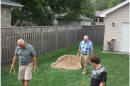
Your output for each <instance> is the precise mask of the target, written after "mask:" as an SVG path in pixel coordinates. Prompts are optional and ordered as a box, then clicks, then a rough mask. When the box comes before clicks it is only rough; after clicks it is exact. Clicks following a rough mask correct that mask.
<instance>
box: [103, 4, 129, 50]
mask: <svg viewBox="0 0 130 86" xmlns="http://www.w3.org/2000/svg"><path fill="white" fill-rule="evenodd" d="M129 20H130V18H129V3H128V4H126V5H124V6H122V7H120V8H118V9H117V10H115V11H113V12H111V13H109V14H108V15H106V17H105V19H104V23H105V33H104V34H105V35H104V51H107V50H108V44H107V42H108V40H110V39H115V43H114V51H119V52H120V34H121V24H122V22H129ZM113 22H114V24H115V26H114V27H113V26H112V23H113Z"/></svg>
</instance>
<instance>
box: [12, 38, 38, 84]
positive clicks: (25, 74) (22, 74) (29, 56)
mask: <svg viewBox="0 0 130 86" xmlns="http://www.w3.org/2000/svg"><path fill="white" fill-rule="evenodd" d="M17 59H18V62H19V75H18V80H22V83H23V86H29V80H31V79H32V71H33V64H34V70H36V69H37V65H36V52H35V50H34V48H33V46H32V45H30V44H27V43H26V42H25V41H24V40H23V39H19V40H18V42H17V47H16V50H15V54H14V57H13V61H12V65H11V69H14V65H15V62H16V60H17Z"/></svg>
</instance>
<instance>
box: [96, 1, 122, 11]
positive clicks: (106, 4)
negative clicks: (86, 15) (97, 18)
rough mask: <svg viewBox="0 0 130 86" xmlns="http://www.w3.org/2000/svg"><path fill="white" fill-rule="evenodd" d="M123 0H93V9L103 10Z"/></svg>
mask: <svg viewBox="0 0 130 86" xmlns="http://www.w3.org/2000/svg"><path fill="white" fill-rule="evenodd" d="M123 1H125V0H95V1H94V6H95V9H96V10H98V11H102V10H105V9H107V8H111V7H113V6H115V5H117V4H119V3H121V2H123Z"/></svg>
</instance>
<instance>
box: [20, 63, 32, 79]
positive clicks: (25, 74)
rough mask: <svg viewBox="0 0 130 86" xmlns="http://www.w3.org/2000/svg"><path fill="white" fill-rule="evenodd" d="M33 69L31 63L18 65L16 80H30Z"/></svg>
mask: <svg viewBox="0 0 130 86" xmlns="http://www.w3.org/2000/svg"><path fill="white" fill-rule="evenodd" d="M32 71H33V63H29V64H28V65H19V75H18V80H31V79H32Z"/></svg>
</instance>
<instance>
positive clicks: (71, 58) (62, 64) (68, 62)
mask: <svg viewBox="0 0 130 86" xmlns="http://www.w3.org/2000/svg"><path fill="white" fill-rule="evenodd" d="M50 67H52V68H63V69H66V70H71V69H72V70H73V69H80V68H81V65H80V57H79V56H75V55H64V56H61V57H59V59H58V60H57V61H56V62H54V63H52V64H51V66H50Z"/></svg>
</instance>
